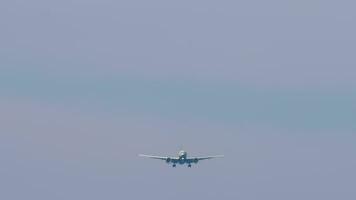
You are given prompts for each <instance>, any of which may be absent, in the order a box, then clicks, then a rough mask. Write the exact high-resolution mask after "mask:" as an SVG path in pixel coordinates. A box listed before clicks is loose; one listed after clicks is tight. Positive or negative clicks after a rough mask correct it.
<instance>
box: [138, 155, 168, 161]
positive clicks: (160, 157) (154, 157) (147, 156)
mask: <svg viewBox="0 0 356 200" xmlns="http://www.w3.org/2000/svg"><path fill="white" fill-rule="evenodd" d="M138 156H141V157H146V158H152V159H158V160H167V159H168V157H163V156H151V155H145V154H139V155H138Z"/></svg>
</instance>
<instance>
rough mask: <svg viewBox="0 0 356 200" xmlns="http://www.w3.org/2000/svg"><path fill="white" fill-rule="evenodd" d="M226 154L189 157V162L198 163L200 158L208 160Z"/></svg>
mask: <svg viewBox="0 0 356 200" xmlns="http://www.w3.org/2000/svg"><path fill="white" fill-rule="evenodd" d="M222 157H224V155H217V156H205V157H192V158H188V159H187V160H188V162H189V163H197V162H198V161H200V160H208V159H213V158H222Z"/></svg>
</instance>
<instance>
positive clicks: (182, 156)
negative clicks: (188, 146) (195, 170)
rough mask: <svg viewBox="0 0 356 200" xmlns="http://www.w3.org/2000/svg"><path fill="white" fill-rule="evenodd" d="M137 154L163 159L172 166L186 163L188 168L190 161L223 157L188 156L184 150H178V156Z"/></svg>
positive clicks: (196, 161)
mask: <svg viewBox="0 0 356 200" xmlns="http://www.w3.org/2000/svg"><path fill="white" fill-rule="evenodd" d="M139 156H141V157H146V158H153V159H158V160H164V161H166V163H167V164H170V163H172V167H176V166H177V164H180V165H184V164H188V167H189V168H190V167H192V163H194V164H197V163H198V162H199V161H201V160H207V159H212V158H221V157H224V156H223V155H217V156H206V157H188V153H187V152H186V151H184V150H181V151H179V152H178V157H165V156H152V155H145V154H139Z"/></svg>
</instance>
